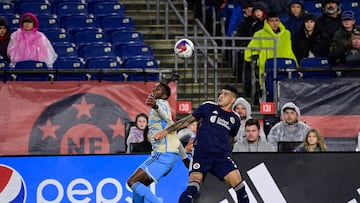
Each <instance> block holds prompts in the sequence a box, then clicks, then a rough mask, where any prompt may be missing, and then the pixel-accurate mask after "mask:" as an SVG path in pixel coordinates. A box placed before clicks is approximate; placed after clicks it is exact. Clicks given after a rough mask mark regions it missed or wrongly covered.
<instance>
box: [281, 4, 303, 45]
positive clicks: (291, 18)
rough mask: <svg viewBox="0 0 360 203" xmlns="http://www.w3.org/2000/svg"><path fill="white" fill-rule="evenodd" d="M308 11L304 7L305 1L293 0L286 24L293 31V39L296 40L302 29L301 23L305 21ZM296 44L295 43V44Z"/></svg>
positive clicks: (289, 7)
mask: <svg viewBox="0 0 360 203" xmlns="http://www.w3.org/2000/svg"><path fill="white" fill-rule="evenodd" d="M305 14H306V11H305V9H304V3H303V1H299V0H292V1H291V2H290V3H289V6H288V14H287V15H288V18H287V20H285V22H284V25H285V27H286V29H288V30H289V31H290V33H291V39H292V40H294V39H295V38H296V35H297V33H298V31H299V29H300V26H301V24H303V22H304V16H305ZM293 46H294V44H293Z"/></svg>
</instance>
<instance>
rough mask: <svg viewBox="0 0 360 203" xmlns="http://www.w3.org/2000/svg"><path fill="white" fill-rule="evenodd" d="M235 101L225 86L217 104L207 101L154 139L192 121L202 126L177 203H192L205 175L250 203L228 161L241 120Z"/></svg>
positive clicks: (231, 90)
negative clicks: (232, 139)
mask: <svg viewBox="0 0 360 203" xmlns="http://www.w3.org/2000/svg"><path fill="white" fill-rule="evenodd" d="M236 98H237V90H236V88H235V87H233V86H230V85H226V86H224V87H223V88H222V89H221V93H220V95H219V97H218V101H217V103H215V102H209V101H208V102H205V103H203V104H202V105H200V107H199V108H198V109H197V110H195V111H194V112H193V113H192V114H190V115H188V116H186V117H184V118H183V119H180V120H178V121H177V122H175V123H174V124H173V125H171V126H169V127H167V128H166V129H165V130H164V131H162V132H160V133H158V134H156V135H155V136H154V138H155V140H161V139H163V138H164V137H165V136H167V135H168V134H171V133H172V132H174V131H177V130H179V129H181V128H183V127H185V126H187V125H188V124H189V123H191V122H192V121H193V120H197V121H200V122H201V124H200V126H199V129H198V132H197V133H198V134H197V136H196V140H195V142H194V146H193V147H194V148H193V156H192V161H191V163H190V168H189V184H188V186H187V188H186V189H185V191H184V192H183V193H182V194H181V196H180V198H179V203H191V202H192V200H193V198H195V197H196V195H198V194H199V191H200V185H201V183H202V182H203V180H204V177H205V175H206V174H207V173H208V172H210V173H212V174H213V175H215V176H216V177H218V178H219V179H220V180H224V181H226V183H227V184H229V185H230V186H231V187H232V188H233V189H234V190H235V192H236V195H237V199H238V202H239V203H248V202H249V198H248V196H247V193H246V191H245V184H244V183H243V182H242V180H241V175H240V171H239V169H238V168H237V166H236V164H235V162H234V161H233V160H232V159H231V157H230V154H231V144H230V140H231V138H233V137H234V136H235V135H236V133H237V132H238V129H239V127H240V117H239V115H238V114H236V113H234V112H233V111H232V105H233V104H234V102H235V100H236Z"/></svg>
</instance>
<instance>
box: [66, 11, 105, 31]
mask: <svg viewBox="0 0 360 203" xmlns="http://www.w3.org/2000/svg"><path fill="white" fill-rule="evenodd" d="M61 24H62V27H63V28H64V29H65V30H66V31H67V32H68V33H69V34H71V35H75V33H76V32H79V31H83V30H94V31H98V30H99V28H98V27H97V25H96V22H95V19H94V18H91V17H88V16H84V15H71V16H67V17H66V18H63V20H62V23H61Z"/></svg>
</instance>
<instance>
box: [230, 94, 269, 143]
mask: <svg viewBox="0 0 360 203" xmlns="http://www.w3.org/2000/svg"><path fill="white" fill-rule="evenodd" d="M233 110H234V111H235V112H236V113H237V114H239V116H240V119H241V120H240V122H241V126H240V128H239V131H238V133H237V134H236V136H235V137H234V141H235V142H237V141H239V140H243V139H245V123H246V121H247V120H249V119H251V113H252V111H251V105H250V103H249V102H248V101H246V99H245V98H243V97H239V98H237V99H236V101H235V103H234V105H233ZM260 136H261V138H262V139H265V140H266V135H265V133H264V130H263V129H262V128H260Z"/></svg>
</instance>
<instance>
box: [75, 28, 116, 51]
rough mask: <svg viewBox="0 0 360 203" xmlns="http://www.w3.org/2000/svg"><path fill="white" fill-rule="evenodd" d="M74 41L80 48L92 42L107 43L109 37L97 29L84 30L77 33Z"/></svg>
mask: <svg viewBox="0 0 360 203" xmlns="http://www.w3.org/2000/svg"><path fill="white" fill-rule="evenodd" d="M74 42H75V44H76V46H77V47H79V48H80V47H82V46H86V45H91V44H107V43H108V42H109V37H108V36H107V35H106V34H105V33H103V32H100V31H97V30H83V31H78V32H76V33H75V35H74Z"/></svg>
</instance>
